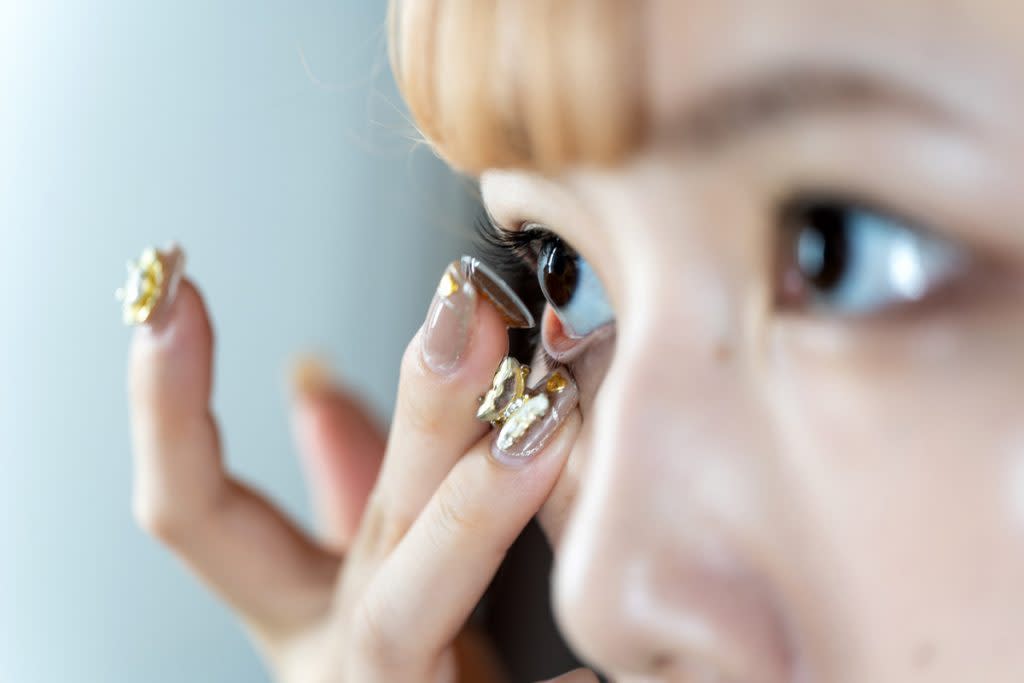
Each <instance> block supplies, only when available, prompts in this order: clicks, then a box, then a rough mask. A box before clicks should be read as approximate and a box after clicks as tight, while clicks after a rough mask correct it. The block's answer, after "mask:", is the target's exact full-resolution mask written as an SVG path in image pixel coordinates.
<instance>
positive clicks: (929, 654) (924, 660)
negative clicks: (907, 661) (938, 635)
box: [912, 641, 936, 671]
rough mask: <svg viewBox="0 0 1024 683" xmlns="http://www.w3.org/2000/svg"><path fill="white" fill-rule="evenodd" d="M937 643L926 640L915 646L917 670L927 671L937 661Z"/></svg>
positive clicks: (915, 665) (915, 668)
mask: <svg viewBox="0 0 1024 683" xmlns="http://www.w3.org/2000/svg"><path fill="white" fill-rule="evenodd" d="M935 654H936V650H935V643H931V642H928V641H925V642H923V643H919V644H918V645H917V647H915V648H914V654H913V660H912V661H913V666H914V670H915V671H927V670H928V669H929V668H930V667H931V665H932V662H934V661H935Z"/></svg>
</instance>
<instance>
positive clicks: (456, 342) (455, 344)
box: [420, 256, 533, 375]
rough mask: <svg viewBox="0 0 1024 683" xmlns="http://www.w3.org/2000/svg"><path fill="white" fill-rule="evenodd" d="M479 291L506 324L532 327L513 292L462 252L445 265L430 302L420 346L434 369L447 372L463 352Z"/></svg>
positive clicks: (471, 326) (531, 317) (475, 260)
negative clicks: (462, 254)
mask: <svg viewBox="0 0 1024 683" xmlns="http://www.w3.org/2000/svg"><path fill="white" fill-rule="evenodd" d="M477 293H480V294H482V295H483V296H484V298H486V299H487V300H488V301H490V302H491V303H492V304H493V305H494V307H495V308H496V309H497V311H498V312H499V313H500V314H501V316H502V318H503V319H504V321H505V324H506V325H507V326H508V327H532V326H533V316H532V315H531V314H530V311H529V309H528V308H526V305H525V304H524V303H523V302H522V300H521V299H520V298H519V297H518V296H516V294H515V292H513V291H512V289H511V288H510V287H509V286H508V285H507V284H506V283H505V282H504V281H503V280H502V279H501V278H500V277H498V275H497V274H495V273H494V271H492V270H491V269H490V268H488V267H487V266H486V265H484V264H483V263H481V262H480V261H479V260H478V259H476V258H473V257H472V256H463V257H462V258H460V259H458V260H457V261H453V262H452V263H450V264H448V267H447V268H445V271H444V274H443V275H442V276H441V281H440V282H439V283H438V285H437V291H436V292H435V294H434V300H433V301H432V302H431V304H430V310H429V311H428V313H427V320H426V323H425V328H424V331H423V340H422V342H421V345H420V350H421V352H422V355H423V361H424V363H426V365H427V367H429V368H430V369H431V370H433V371H434V372H436V373H438V374H440V375H448V374H451V373H452V372H454V371H455V370H456V369H458V367H459V363H460V361H461V360H462V357H463V356H464V355H465V353H466V348H467V347H468V345H469V339H470V336H471V333H472V331H473V322H474V319H475V315H476V297H477Z"/></svg>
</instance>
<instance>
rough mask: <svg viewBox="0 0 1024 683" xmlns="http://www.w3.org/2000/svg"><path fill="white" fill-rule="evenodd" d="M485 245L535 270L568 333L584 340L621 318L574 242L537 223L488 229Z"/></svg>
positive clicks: (539, 284) (485, 228) (547, 299)
mask: <svg viewBox="0 0 1024 683" xmlns="http://www.w3.org/2000/svg"><path fill="white" fill-rule="evenodd" d="M482 232H483V236H484V239H485V241H486V242H487V243H488V244H489V245H490V246H492V247H498V248H499V249H501V250H503V251H504V252H505V254H506V256H511V257H512V258H514V259H516V260H517V261H518V263H519V264H520V265H522V266H525V267H527V268H529V269H530V270H531V271H532V272H533V273H534V274H535V276H536V278H537V285H538V287H539V292H540V294H541V295H542V296H543V299H544V301H546V302H547V304H548V305H549V306H550V307H551V309H552V310H553V311H554V313H555V315H556V316H557V317H558V321H559V322H560V323H561V328H562V330H561V331H562V332H563V333H564V334H565V335H566V336H567V337H569V338H571V339H583V338H585V337H587V336H589V335H591V334H592V333H594V332H596V331H597V330H599V329H601V328H603V327H605V326H607V325H610V324H611V323H612V322H614V320H615V315H614V313H613V311H612V308H611V304H610V303H609V302H608V297H607V295H606V294H605V291H604V286H603V285H602V284H601V280H600V278H598V276H597V273H596V272H595V271H594V269H593V268H592V267H591V265H590V263H588V262H587V260H586V259H585V258H583V257H582V256H581V255H580V254H579V253H578V252H577V251H576V250H575V249H574V248H573V247H572V246H571V245H569V243H568V242H566V241H565V240H563V239H562V238H561V237H559V236H558V235H556V234H555V233H553V232H552V231H551V230H549V229H548V228H545V227H543V226H541V225H539V224H536V223H526V224H524V225H523V226H522V228H521V229H518V230H507V229H504V228H500V227H497V226H494V225H489V226H486V225H485V226H483V229H482Z"/></svg>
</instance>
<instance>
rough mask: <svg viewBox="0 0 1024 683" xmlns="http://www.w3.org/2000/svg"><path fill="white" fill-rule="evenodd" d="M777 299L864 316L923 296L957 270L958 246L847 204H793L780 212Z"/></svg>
mask: <svg viewBox="0 0 1024 683" xmlns="http://www.w3.org/2000/svg"><path fill="white" fill-rule="evenodd" d="M782 222H783V225H782V231H783V234H782V239H781V240H780V253H779V262H778V270H777V272H778V273H779V278H780V282H779V284H778V287H779V294H778V298H779V301H780V303H781V304H782V305H783V306H785V307H788V308H794V307H799V306H807V305H810V306H813V307H815V308H818V309H824V310H826V311H828V312H832V313H836V314H839V315H867V314H871V313H876V312H880V311H883V310H885V309H887V308H890V307H894V306H898V305H900V304H906V303H912V302H915V301H919V300H921V299H924V298H925V297H926V296H928V295H929V294H931V293H932V292H933V291H934V290H935V289H937V288H938V287H940V286H941V285H943V284H945V283H946V282H948V281H949V280H950V279H951V278H952V277H954V276H955V275H957V274H958V273H959V272H960V270H961V269H962V267H963V265H964V261H965V260H966V257H965V254H964V253H963V251H962V250H960V249H958V248H957V247H955V246H953V245H951V244H949V243H948V242H946V241H944V240H941V239H939V238H937V237H934V236H932V235H930V234H928V233H926V232H924V231H922V230H919V229H917V228H914V227H911V226H909V225H906V224H905V223H903V222H901V221H899V220H898V219H896V218H892V217H890V216H886V215H884V214H882V213H879V212H875V211H873V210H871V209H867V208H865V207H863V206H861V205H858V204H856V203H853V202H843V201H834V200H826V201H811V202H799V203H795V204H793V205H791V206H789V207H788V208H786V209H785V210H784V212H783V220H782Z"/></svg>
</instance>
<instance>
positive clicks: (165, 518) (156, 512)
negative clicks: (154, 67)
mask: <svg viewBox="0 0 1024 683" xmlns="http://www.w3.org/2000/svg"><path fill="white" fill-rule="evenodd" d="M132 513H133V515H134V517H135V523H136V524H138V525H139V528H141V529H142V530H143V531H145V532H146V533H147V534H149V535H150V536H152V537H153V538H156V539H157V540H159V541H161V542H162V543H164V544H165V545H169V546H175V545H178V544H180V543H181V541H182V539H183V538H184V536H185V535H186V533H187V532H186V530H187V527H188V526H189V524H188V521H187V520H186V519H185V515H183V514H182V513H181V511H180V510H179V509H178V508H177V506H175V505H173V504H172V503H171V502H170V501H169V500H167V499H166V498H163V497H160V496H146V495H138V496H136V497H135V499H134V501H133V503H132Z"/></svg>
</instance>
